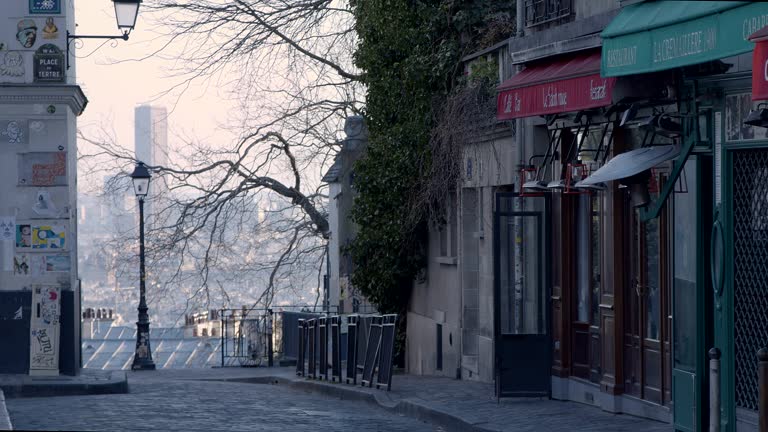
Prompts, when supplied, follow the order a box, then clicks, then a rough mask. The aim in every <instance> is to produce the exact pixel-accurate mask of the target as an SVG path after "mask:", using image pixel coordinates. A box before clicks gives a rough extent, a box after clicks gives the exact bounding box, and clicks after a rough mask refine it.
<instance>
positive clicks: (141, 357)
mask: <svg viewBox="0 0 768 432" xmlns="http://www.w3.org/2000/svg"><path fill="white" fill-rule="evenodd" d="M150 178H151V176H150V174H149V170H148V169H147V167H146V166H145V165H144V163H143V162H138V163H137V164H136V168H135V169H134V170H133V173H132V174H131V180H133V189H134V192H135V193H136V198H138V200H139V307H138V311H139V320H138V321H137V322H136V352H135V354H134V356H133V365H132V366H131V370H155V362H153V361H152V347H151V345H150V343H149V313H148V310H149V308H148V307H147V299H146V279H147V276H146V272H145V270H144V198H146V196H147V192H148V191H149V180H150Z"/></svg>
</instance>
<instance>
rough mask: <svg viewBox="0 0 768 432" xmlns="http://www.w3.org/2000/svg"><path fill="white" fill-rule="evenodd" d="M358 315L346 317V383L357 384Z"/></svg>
mask: <svg viewBox="0 0 768 432" xmlns="http://www.w3.org/2000/svg"><path fill="white" fill-rule="evenodd" d="M359 321H360V316H358V315H349V316H348V317H347V379H346V382H347V384H349V383H350V380H351V381H352V384H357V335H358V332H357V323H358V322H359Z"/></svg>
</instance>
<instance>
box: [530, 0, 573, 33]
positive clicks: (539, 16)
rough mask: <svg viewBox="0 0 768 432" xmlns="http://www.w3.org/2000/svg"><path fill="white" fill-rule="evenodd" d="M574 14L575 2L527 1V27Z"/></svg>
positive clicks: (561, 0)
mask: <svg viewBox="0 0 768 432" xmlns="http://www.w3.org/2000/svg"><path fill="white" fill-rule="evenodd" d="M572 13H573V0H525V26H526V27H533V26H537V25H541V24H544V23H548V22H552V21H555V20H559V19H562V18H565V17H568V16H570V15H571V14H572Z"/></svg>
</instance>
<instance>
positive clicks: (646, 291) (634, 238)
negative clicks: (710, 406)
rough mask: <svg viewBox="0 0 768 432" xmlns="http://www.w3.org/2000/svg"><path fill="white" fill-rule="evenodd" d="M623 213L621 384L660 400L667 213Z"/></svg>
mask: <svg viewBox="0 0 768 432" xmlns="http://www.w3.org/2000/svg"><path fill="white" fill-rule="evenodd" d="M628 200H629V198H628V197H627V201H628ZM627 205H629V203H628V204H627ZM628 214H630V215H631V217H630V219H631V223H629V224H627V228H626V231H627V233H626V236H627V238H626V240H627V242H628V243H627V244H628V245H629V249H630V254H629V256H628V257H627V258H628V260H629V262H628V263H627V268H629V269H630V271H629V272H628V277H627V280H626V285H625V292H624V294H625V299H626V301H625V303H624V306H625V307H624V330H625V333H624V381H625V382H624V388H625V393H627V394H630V395H632V396H636V397H639V398H642V399H645V400H648V401H651V402H655V403H658V404H664V403H666V402H668V401H669V400H670V392H669V387H670V381H671V367H670V355H669V354H670V350H671V348H670V341H669V328H670V327H671V326H670V321H671V316H670V313H669V310H670V308H669V282H668V278H669V268H670V266H669V264H668V261H669V254H668V251H669V247H668V245H669V234H668V229H669V228H668V227H669V225H668V223H667V219H668V217H667V212H666V211H663V212H662V214H661V215H660V216H659V217H658V218H656V219H652V220H650V221H647V222H642V221H641V220H640V219H639V217H638V213H637V211H635V210H634V209H631V208H630V209H628Z"/></svg>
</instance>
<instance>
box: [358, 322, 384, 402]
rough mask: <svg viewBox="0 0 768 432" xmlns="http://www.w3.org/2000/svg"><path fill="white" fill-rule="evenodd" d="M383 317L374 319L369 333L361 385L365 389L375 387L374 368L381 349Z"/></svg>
mask: <svg viewBox="0 0 768 432" xmlns="http://www.w3.org/2000/svg"><path fill="white" fill-rule="evenodd" d="M381 322H382V321H381V317H380V316H378V317H373V321H372V322H371V331H370V333H368V347H367V348H366V350H365V362H363V377H362V379H361V380H360V383H361V384H362V385H363V387H365V386H366V385H367V386H368V387H373V374H374V372H375V371H374V368H375V367H376V363H377V360H378V356H379V349H380V348H381Z"/></svg>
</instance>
